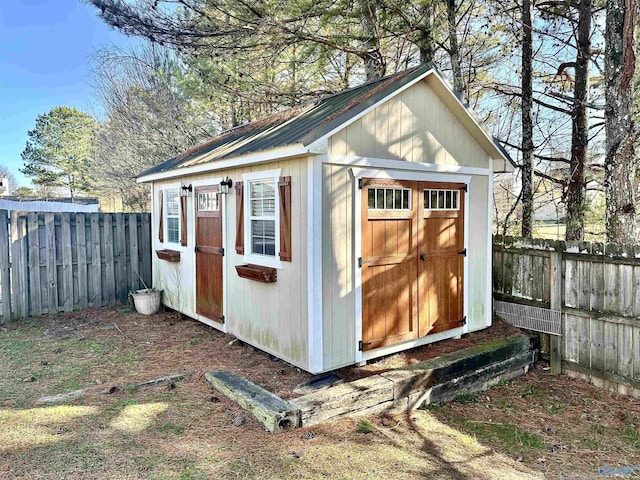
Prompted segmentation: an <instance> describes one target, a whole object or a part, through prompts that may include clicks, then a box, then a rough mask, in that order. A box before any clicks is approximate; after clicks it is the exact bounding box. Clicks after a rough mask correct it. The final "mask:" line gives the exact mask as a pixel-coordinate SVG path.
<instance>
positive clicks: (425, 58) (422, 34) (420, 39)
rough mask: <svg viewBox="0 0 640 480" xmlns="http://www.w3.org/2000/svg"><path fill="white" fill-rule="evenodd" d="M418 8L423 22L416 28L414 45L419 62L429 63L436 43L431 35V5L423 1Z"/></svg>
mask: <svg viewBox="0 0 640 480" xmlns="http://www.w3.org/2000/svg"><path fill="white" fill-rule="evenodd" d="M419 8H420V13H421V14H422V17H423V19H424V20H423V21H422V23H421V24H420V26H419V27H418V32H417V34H416V40H415V44H416V46H417V47H418V50H419V51H420V62H421V63H431V62H433V61H434V59H435V53H436V41H435V38H434V35H433V4H432V2H430V1H428V2H427V1H425V2H423V3H422V4H421V5H420V7H419Z"/></svg>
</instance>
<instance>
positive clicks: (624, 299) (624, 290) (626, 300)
mask: <svg viewBox="0 0 640 480" xmlns="http://www.w3.org/2000/svg"><path fill="white" fill-rule="evenodd" d="M618 271H619V274H620V283H619V297H618V301H619V303H618V306H617V309H616V310H617V312H618V313H620V314H621V315H624V316H625V317H628V316H631V315H633V290H632V289H631V288H632V285H633V267H631V266H630V265H618Z"/></svg>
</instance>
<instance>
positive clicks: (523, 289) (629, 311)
mask: <svg viewBox="0 0 640 480" xmlns="http://www.w3.org/2000/svg"><path fill="white" fill-rule="evenodd" d="M554 257H555V258H556V259H561V260H560V261H557V264H558V265H559V267H558V269H559V270H560V271H561V272H562V276H560V275H558V279H560V285H559V286H560V289H559V292H558V293H559V297H560V301H559V302H558V305H557V307H555V308H553V307H552V302H553V300H554V298H553V297H554V296H555V295H554V292H553V285H554V283H557V279H554V278H553V273H554V272H553V270H554V268H552V261H553V259H554ZM493 291H494V298H495V299H496V300H501V301H506V302H512V303H518V304H522V305H529V306H534V307H542V308H552V309H559V310H560V311H561V312H562V313H563V315H562V328H561V332H562V337H559V338H560V342H559V347H560V357H561V359H562V369H563V370H564V371H567V372H569V373H572V374H575V375H579V376H583V377H585V378H587V377H588V379H589V380H591V381H593V382H594V383H596V384H599V385H604V386H607V387H610V388H614V389H616V390H618V391H620V392H621V393H630V394H633V395H634V396H640V246H638V245H616V244H603V243H598V242H593V243H591V242H564V241H553V240H538V239H535V240H525V239H521V238H513V237H502V236H496V237H494V243H493Z"/></svg>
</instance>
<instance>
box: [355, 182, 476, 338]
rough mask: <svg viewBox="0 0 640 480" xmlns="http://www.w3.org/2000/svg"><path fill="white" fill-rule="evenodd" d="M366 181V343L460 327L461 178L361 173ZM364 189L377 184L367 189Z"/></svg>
mask: <svg viewBox="0 0 640 480" xmlns="http://www.w3.org/2000/svg"><path fill="white" fill-rule="evenodd" d="M363 184H365V185H366V188H363V192H362V340H363V343H364V346H363V350H370V349H374V348H379V347H382V346H385V345H393V344H396V343H400V342H403V341H406V340H411V339H414V338H417V337H418V336H421V337H422V336H425V335H429V334H433V333H437V332H441V331H445V330H449V329H451V328H455V327H458V326H460V324H461V323H460V321H461V320H462V318H463V315H464V313H463V294H462V293H463V267H464V258H463V256H462V255H461V253H462V250H463V249H464V191H463V190H461V189H460V187H462V184H456V183H434V182H412V181H395V180H374V179H363ZM369 189H374V191H373V192H371V195H370V194H369V193H370V192H369ZM394 189H404V190H403V191H402V192H398V191H397V190H394ZM407 189H409V190H410V191H411V193H410V198H411V202H410V205H407V202H406V195H407V194H406V190H407ZM381 190H384V191H381ZM390 191H391V195H393V198H394V200H393V201H390V200H389V192H390ZM403 195H404V196H403ZM427 197H428V198H427ZM399 199H400V200H399ZM380 204H382V205H383V208H378V205H380ZM372 205H373V208H371V206H372ZM389 206H391V207H396V208H388V207H389ZM398 206H400V208H397V207H398Z"/></svg>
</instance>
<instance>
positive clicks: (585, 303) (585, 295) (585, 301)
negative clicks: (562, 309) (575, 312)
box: [576, 261, 591, 310]
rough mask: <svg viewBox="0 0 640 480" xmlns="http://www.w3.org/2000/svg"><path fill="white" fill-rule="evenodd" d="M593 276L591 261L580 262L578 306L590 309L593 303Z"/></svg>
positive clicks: (577, 277) (577, 279) (577, 278)
mask: <svg viewBox="0 0 640 480" xmlns="http://www.w3.org/2000/svg"><path fill="white" fill-rule="evenodd" d="M590 278H591V262H583V261H579V262H578V273H577V275H576V281H577V282H578V283H579V285H578V286H577V289H578V305H577V306H578V308H582V309H587V310H588V309H589V307H590V305H591V289H590V286H589V279H590Z"/></svg>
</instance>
